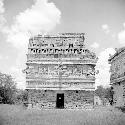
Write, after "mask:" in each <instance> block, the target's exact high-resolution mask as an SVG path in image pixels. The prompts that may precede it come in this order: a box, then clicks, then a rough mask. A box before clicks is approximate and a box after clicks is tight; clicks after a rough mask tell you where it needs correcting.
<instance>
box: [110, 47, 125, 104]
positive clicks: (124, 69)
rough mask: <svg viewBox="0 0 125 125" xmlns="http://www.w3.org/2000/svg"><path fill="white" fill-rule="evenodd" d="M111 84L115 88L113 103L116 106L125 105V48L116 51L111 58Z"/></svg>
mask: <svg viewBox="0 0 125 125" xmlns="http://www.w3.org/2000/svg"><path fill="white" fill-rule="evenodd" d="M109 64H111V67H110V72H111V76H110V83H111V85H112V88H113V102H114V105H115V106H124V105H125V47H123V48H120V49H116V53H115V54H114V55H113V56H110V58H109Z"/></svg>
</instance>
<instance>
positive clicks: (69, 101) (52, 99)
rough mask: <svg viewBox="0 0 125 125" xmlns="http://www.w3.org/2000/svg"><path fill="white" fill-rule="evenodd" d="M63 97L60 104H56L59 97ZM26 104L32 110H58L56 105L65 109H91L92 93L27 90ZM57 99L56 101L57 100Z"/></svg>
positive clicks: (82, 91) (92, 102)
mask: <svg viewBox="0 0 125 125" xmlns="http://www.w3.org/2000/svg"><path fill="white" fill-rule="evenodd" d="M60 94H62V95H64V98H63V99H62V101H61V103H60V102H58V101H59V99H60V97H59V98H58V96H57V95H60ZM28 98H29V99H28V103H29V105H30V107H32V108H35V107H36V108H40V109H54V108H59V107H57V103H58V105H64V106H63V108H65V109H82V108H87V107H88V108H89V107H93V104H94V91H85V90H60V91H57V90H35V89H32V90H28ZM57 98H58V99H57Z"/></svg>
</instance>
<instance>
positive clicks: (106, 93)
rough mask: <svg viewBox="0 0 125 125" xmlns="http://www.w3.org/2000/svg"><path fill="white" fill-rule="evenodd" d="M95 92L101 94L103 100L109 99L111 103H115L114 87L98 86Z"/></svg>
mask: <svg viewBox="0 0 125 125" xmlns="http://www.w3.org/2000/svg"><path fill="white" fill-rule="evenodd" d="M95 94H96V95H97V96H99V97H100V98H101V99H102V100H103V101H105V99H107V100H108V101H109V102H110V104H111V105H112V104H113V94H114V93H113V88H112V87H108V88H104V87H103V86H98V87H97V89H96V90H95Z"/></svg>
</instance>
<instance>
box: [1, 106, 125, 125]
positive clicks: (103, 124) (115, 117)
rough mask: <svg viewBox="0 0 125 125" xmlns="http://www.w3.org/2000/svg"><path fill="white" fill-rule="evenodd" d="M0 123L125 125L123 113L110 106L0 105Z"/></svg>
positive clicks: (9, 124) (10, 124)
mask: <svg viewBox="0 0 125 125" xmlns="http://www.w3.org/2000/svg"><path fill="white" fill-rule="evenodd" d="M0 125H125V114H124V113H122V112H120V111H118V110H114V109H111V108H101V107H100V108H96V109H94V110H63V109H62V110H58V109H57V110H35V109H32V110H26V109H24V108H22V107H21V106H10V105H0Z"/></svg>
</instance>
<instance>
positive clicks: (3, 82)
mask: <svg viewBox="0 0 125 125" xmlns="http://www.w3.org/2000/svg"><path fill="white" fill-rule="evenodd" d="M15 92H16V83H15V82H14V80H13V78H12V76H11V75H7V74H2V73H0V97H1V98H2V102H3V103H4V104H12V103H14V99H15V98H14V94H15Z"/></svg>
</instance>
